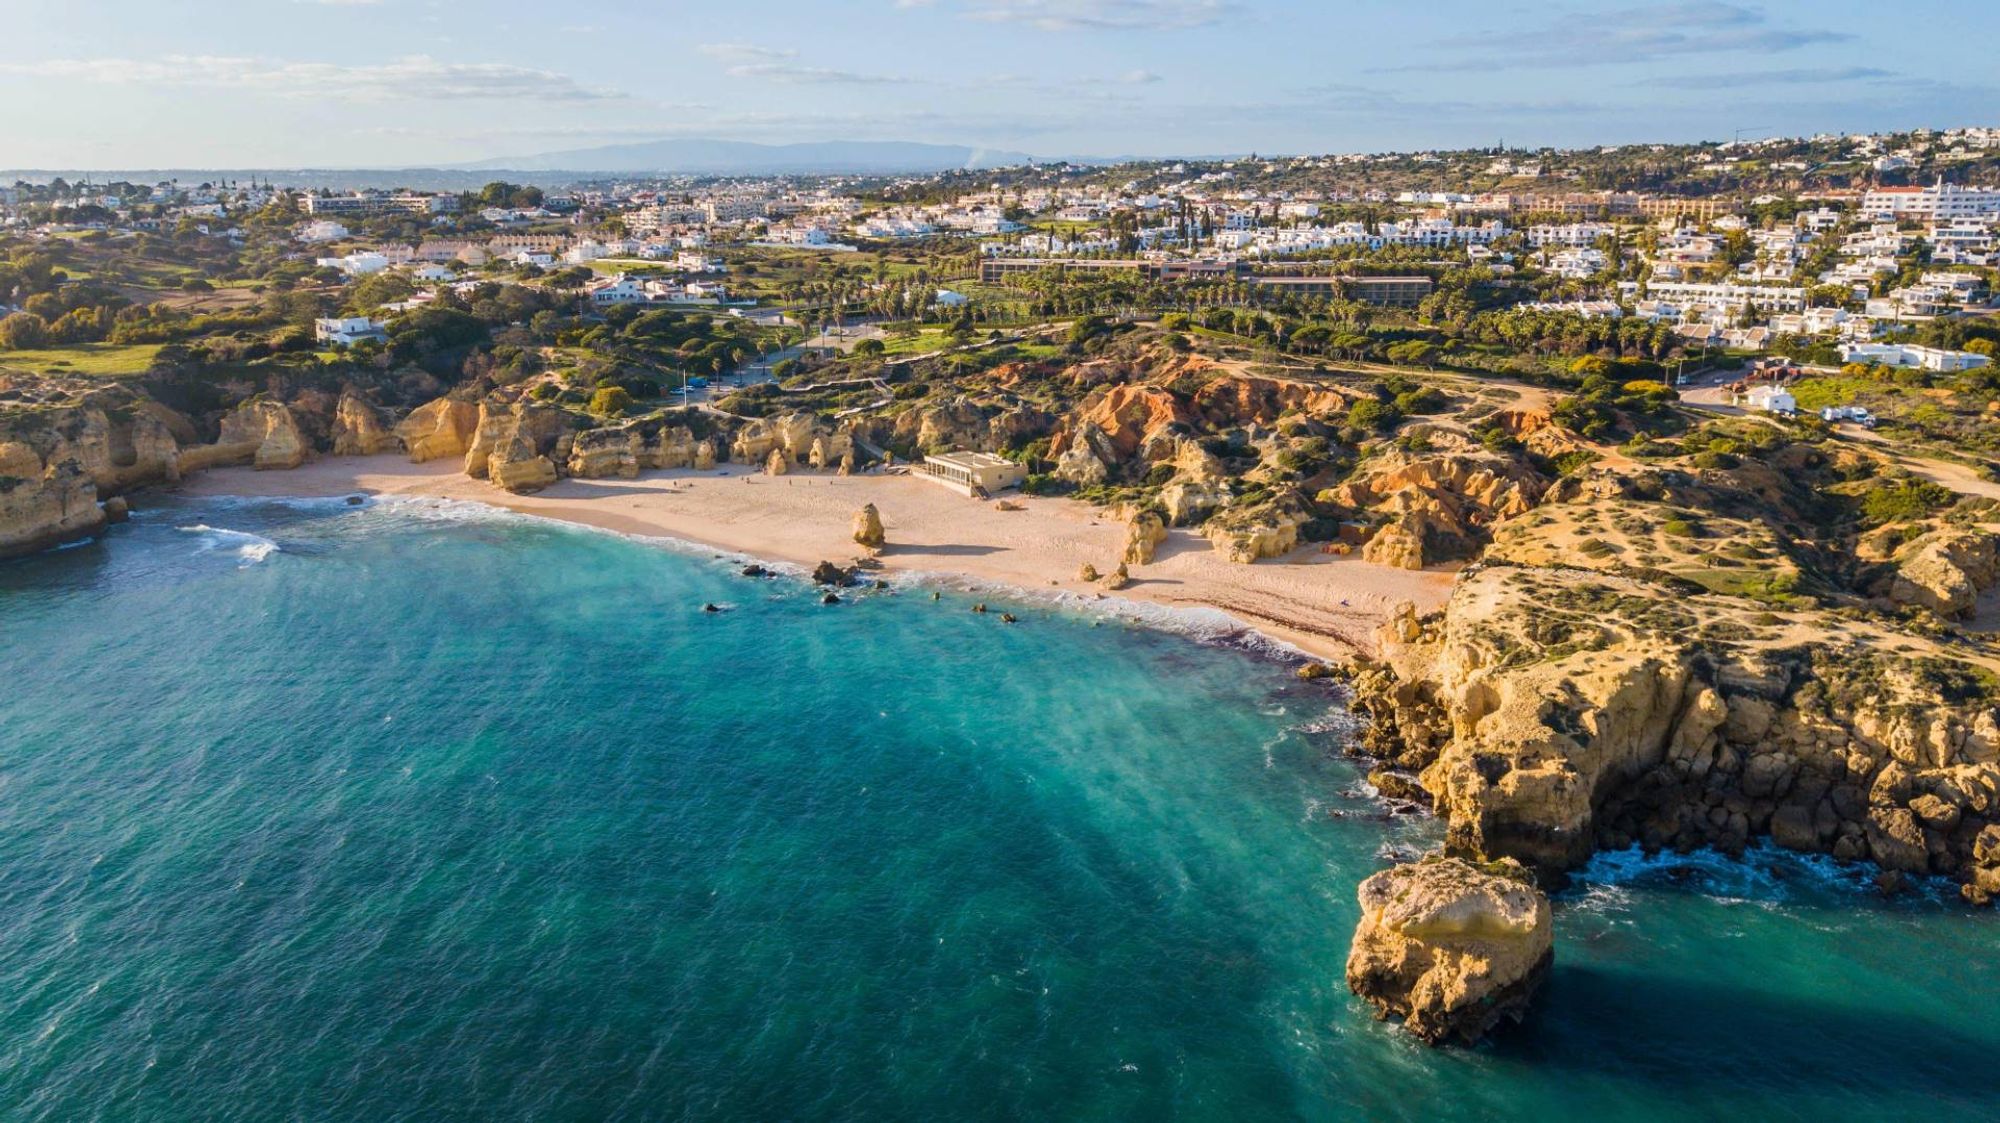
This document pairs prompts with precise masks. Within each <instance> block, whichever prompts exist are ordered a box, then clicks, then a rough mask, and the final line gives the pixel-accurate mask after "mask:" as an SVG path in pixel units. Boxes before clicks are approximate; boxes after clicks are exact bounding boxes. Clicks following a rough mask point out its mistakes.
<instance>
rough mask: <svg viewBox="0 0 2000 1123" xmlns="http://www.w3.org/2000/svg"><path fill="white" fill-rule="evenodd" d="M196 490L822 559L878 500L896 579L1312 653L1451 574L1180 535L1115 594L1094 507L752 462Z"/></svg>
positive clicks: (1367, 631)
mask: <svg viewBox="0 0 2000 1123" xmlns="http://www.w3.org/2000/svg"><path fill="white" fill-rule="evenodd" d="M179 490H180V491H181V492H182V493H183V494H188V495H197V496H200V495H239V496H287V497H316V496H339V495H352V494H357V493H358V494H368V495H380V496H402V497H421V498H437V499H457V500H468V501H473V502H479V503H487V504H491V505H493V506H497V507H504V508H507V509H509V510H513V511H518V512H521V513H523V514H529V515H538V516H541V517H544V518H550V519H560V520H563V521H566V522H572V523H580V524H584V525H587V526H594V527H598V528H601V529H604V530H611V531H617V532H620V533H625V534H635V535H647V536H660V537H669V538H677V539H683V540H686V541H689V542H697V543H701V544H703V545H706V546H711V547H716V548H718V549H721V550H725V551H728V552H731V553H740V554H745V555H749V556H751V557H755V558H762V559H766V560H771V561H782V562H790V563H794V564H797V565H802V566H812V565H814V564H816V563H818V562H820V561H821V560H831V561H834V562H837V563H841V564H846V563H848V562H850V561H852V560H853V559H854V558H856V557H858V556H860V555H861V554H862V553H863V551H862V550H861V548H860V547H858V546H856V545H855V544H854V541H853V539H852V538H851V537H850V534H851V530H852V520H853V517H854V513H855V512H856V511H857V510H859V509H860V508H861V506H862V504H864V503H873V504H875V506H876V509H877V510H878V511H880V512H881V515H882V522H883V525H884V527H885V529H886V531H887V534H888V547H887V548H886V549H885V550H884V551H883V552H882V553H881V555H880V559H881V562H882V568H883V569H884V570H885V571H888V572H890V573H895V572H903V573H924V574H933V575H939V576H947V577H954V578H958V579H960V580H962V581H963V582H965V583H968V584H972V585H982V584H993V585H1003V586H1011V587H1014V588H1017V589H1020V590H1024V591H1034V592H1036V593H1041V594H1048V593H1052V592H1057V591H1060V592H1062V593H1065V594H1068V595H1071V596H1076V597H1083V598H1092V599H1094V598H1096V597H1098V596H1104V597H1122V598H1125V599H1128V600H1131V601H1135V602H1142V603H1151V604H1158V605H1167V606H1171V607H1174V608H1182V609H1190V608H1208V609H1214V610H1218V611H1220V612H1222V613H1225V614H1227V615H1228V616H1230V617H1231V618H1233V619H1234V620H1236V621H1238V622H1240V623H1241V624H1242V625H1243V626H1244V627H1246V628H1249V629H1253V630H1255V631H1257V632H1260V633H1263V634H1265V635H1267V636H1270V637H1272V638H1274V639H1277V640H1280V641H1282V642H1285V643H1288V644H1291V645H1292V646H1294V647H1297V648H1299V649H1300V650H1302V651H1305V652H1308V653H1310V654H1313V655H1316V656H1321V657H1326V658H1339V657H1343V656H1348V655H1352V654H1355V653H1356V652H1364V653H1366V652H1372V650H1373V648H1374V639H1373V636H1374V632H1375V629H1376V627H1377V626H1378V625H1380V624H1381V623H1382V622H1383V621H1384V620H1386V619H1387V618H1388V616H1389V613H1390V612H1391V610H1392V609H1393V608H1394V607H1395V605H1396V603H1397V602H1398V601H1402V600H1409V601H1414V602H1415V603H1416V605H1417V607H1418V609H1419V611H1429V610H1431V609H1434V608H1436V607H1438V606H1439V605H1441V604H1443V603H1444V599H1445V596H1446V594H1447V593H1448V592H1449V589H1450V585H1451V574H1450V573H1448V572H1443V571H1435V570H1434V571H1427V572H1412V571H1410V570H1403V569H1391V568H1387V567H1384V566H1378V565H1372V564H1370V563H1368V562H1364V561H1362V560H1360V558H1358V557H1344V558H1343V557H1335V556H1332V555H1328V554H1322V553H1320V552H1318V550H1317V548H1316V547H1306V548H1302V549H1300V550H1298V551H1296V552H1294V553H1292V554H1290V555H1288V556H1286V557H1283V558H1272V559H1268V560H1265V561H1260V562H1258V563H1256V564H1254V565H1240V564H1235V563H1232V562H1230V561H1228V560H1227V559H1226V558H1224V557H1223V556H1222V555H1221V554H1219V553H1217V552H1216V551H1215V550H1214V549H1212V548H1211V547H1210V546H1209V544H1208V542H1207V540H1206V539H1204V538H1201V537H1199V536H1198V535H1196V534H1194V533H1192V532H1190V531H1187V530H1175V531H1173V532H1172V533H1171V535H1170V537H1169V538H1168V540H1167V541H1166V542H1165V543H1163V544H1162V545H1161V546H1160V549H1159V554H1158V557H1157V558H1156V559H1155V560H1154V562H1153V563H1152V564H1150V565H1144V566H1135V567H1133V569H1132V578H1133V580H1132V583H1131V584H1130V585H1129V586H1127V587H1126V588H1125V589H1123V590H1121V591H1119V592H1115V593H1113V592H1107V591H1104V590H1102V589H1101V588H1100V587H1098V586H1095V585H1091V584H1088V583H1086V582H1083V581H1080V580H1078V579H1077V572H1078V570H1079V568H1080V567H1081V566H1082V565H1083V564H1084V563H1086V562H1088V563H1091V564H1092V565H1095V566H1096V567H1097V568H1098V569H1099V570H1100V571H1103V572H1109V571H1110V570H1112V569H1114V568H1116V566H1117V564H1118V559H1119V556H1120V554H1121V552H1122V550H1123V547H1124V540H1125V526H1124V524H1123V523H1121V522H1118V521H1116V520H1114V519H1111V518H1108V517H1106V516H1105V512H1104V511H1103V510H1101V509H1099V508H1095V507H1091V506H1089V505H1088V504H1085V503H1081V502H1077V501H1074V500H1067V499H1047V498H1028V497H1021V496H1010V497H1009V498H1011V499H1013V500H1015V501H1016V502H1019V503H1021V504H1022V505H1023V506H1024V507H1025V509H1024V510H1020V511H1001V510H998V509H997V508H996V507H995V505H994V503H992V502H990V501H986V502H982V501H979V500H973V499H967V498H965V497H964V496H962V495H959V494H957V493H956V492H953V491H951V490H949V489H947V488H945V487H943V486H940V485H938V484H935V483H932V482H929V481H927V480H923V479H919V478H915V477H912V476H904V475H879V474H868V475H860V476H849V477H840V476H832V475H822V474H809V473H804V472H800V473H796V474H793V475H787V476H765V475H762V474H761V473H758V472H756V471H755V470H754V469H750V468H747V467H745V466H743V465H736V464H731V465H724V466H723V467H721V468H719V469H717V470H715V471H709V472H694V471H688V470H678V471H659V472H647V473H644V474H643V475H641V476H640V478H638V479H635V480H619V479H606V480H562V481H560V482H558V483H556V484H555V485H554V486H553V487H550V488H548V489H547V490H545V491H543V492H540V493H539V494H535V495H510V494H508V493H506V492H504V491H501V490H500V489H499V488H496V487H493V486H491V485H489V484H487V483H485V482H482V481H477V480H473V479H470V478H468V477H467V476H466V475H465V474H464V473H463V471H461V469H460V466H459V463H458V461H457V460H455V459H450V460H438V461H432V462H430V463H428V464H411V463H409V462H408V461H407V460H405V459H404V458H403V457H401V456H398V455H383V456H370V457H327V458H324V459H320V460H316V461H313V462H311V463H309V464H306V465H305V466H303V467H300V468H296V469H293V470H290V471H269V472H259V471H255V470H252V469H249V468H224V469H213V470H210V471H207V472H203V473H201V474H200V475H198V476H195V477H192V478H190V479H188V480H186V481H184V482H183V483H182V484H181V485H180V488H179Z"/></svg>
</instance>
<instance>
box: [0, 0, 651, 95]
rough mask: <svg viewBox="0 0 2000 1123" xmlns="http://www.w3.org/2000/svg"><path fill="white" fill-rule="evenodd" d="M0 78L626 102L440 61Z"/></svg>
mask: <svg viewBox="0 0 2000 1123" xmlns="http://www.w3.org/2000/svg"><path fill="white" fill-rule="evenodd" d="M339 2H343V3H348V2H352V0H339ZM0 74H18V75H24V76H27V77H32V78H46V79H50V80H55V81H67V82H92V83H98V84H104V85H135V86H179V87H187V88H210V89H247V90H254V91H258V92H261V93H268V94H272V95H274V96H280V97H331V98H340V99H344V100H350V101H393V100H429V101H471V100H487V101H505V100H522V101H603V100H609V99H615V98H621V97H623V96H624V95H623V94H619V93H616V92H614V91H609V90H600V89H593V88H590V87H587V86H584V85H582V84H581V83H579V82H577V81H576V80H575V79H574V78H570V77H569V76H567V75H563V74H557V73H555V72H554V71H549V70H535V69H531V68H528V67H521V66H509V65H506V64H502V63H456V62H439V61H438V60H436V59H433V58H430V57H428V56H425V55H412V56H410V57H408V58H400V59H396V60H395V61H393V62H387V63H382V64H379V65H374V66H343V65H339V64H336V63H327V62H288V61H284V60H279V59H264V58H250V57H241V56H233V55H162V56H160V57H158V58H149V59H129V58H82V59H43V60H40V61H37V62H26V63H4V64H0Z"/></svg>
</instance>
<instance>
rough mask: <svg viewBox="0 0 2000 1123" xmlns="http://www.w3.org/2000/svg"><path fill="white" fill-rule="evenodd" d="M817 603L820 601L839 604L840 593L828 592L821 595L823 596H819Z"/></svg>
mask: <svg viewBox="0 0 2000 1123" xmlns="http://www.w3.org/2000/svg"><path fill="white" fill-rule="evenodd" d="M819 603H821V604H839V603H840V594H839V593H828V594H827V595H825V596H823V597H821V598H819Z"/></svg>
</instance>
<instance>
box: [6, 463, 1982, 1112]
mask: <svg viewBox="0 0 2000 1123" xmlns="http://www.w3.org/2000/svg"><path fill="white" fill-rule="evenodd" d="M981 599H986V600H992V599H993V598H992V597H990V596H982V598H981ZM706 601H713V602H718V603H721V604H724V605H727V606H728V607H729V611H726V612H723V613H720V614H704V613H702V612H701V611H700V606H701V604H702V603H703V602H706ZM969 604H970V599H969V598H968V597H966V596H962V595H959V594H955V593H951V592H946V593H945V594H944V596H943V598H942V599H941V600H938V601H933V600H932V599H931V597H930V595H929V592H928V591H927V590H925V589H923V588H918V587H913V586H905V587H903V588H899V589H897V590H895V591H894V592H892V593H889V594H870V595H862V596H856V597H852V598H850V599H849V600H848V602H846V603H843V604H840V605H835V606H822V605H820V604H819V603H818V598H817V595H816V593H815V592H814V591H813V590H812V589H811V588H810V587H808V586H807V585H805V584H804V583H802V582H799V581H796V580H793V579H779V580H769V581H756V580H750V579H745V578H742V577H740V576H738V575H737V574H736V572H735V567H734V566H732V565H730V564H729V563H727V562H726V561H724V560H720V559H715V558H712V557H711V556H710V555H708V554H706V553H699V552H694V553H689V552H676V551H674V550H671V549H668V548H665V547H664V546H662V545H659V544H647V543H639V542H633V541H628V540H625V539H620V538H617V537H613V536H609V535H601V534H594V533H588V532H583V531H574V530H568V529H563V528H558V527H554V526H551V525H547V524H540V523H535V522H531V521H528V520H524V519H518V518H514V517H511V516H503V515H498V514H493V513H490V512H483V510H482V509H468V508H462V507H445V506H426V505H392V504H382V505H374V506H370V507H366V508H360V509H355V508H348V507H345V506H343V505H341V504H338V503H300V504H277V503H265V502H252V501H227V502H225V501H202V502H182V503H175V504H170V505H167V506H161V507H156V508H154V509H151V510H147V511H144V512H142V513H141V515H140V516H139V517H138V518H137V519H136V520H135V521H134V522H133V523H130V524H127V525H125V526H121V527H118V528H115V529H114V530H113V531H111V532H110V534H109V535H108V536H107V537H106V538H105V539H104V540H102V541H101V542H99V543H96V544H92V545H87V546H83V547H78V548H74V549H69V550H64V551H59V552H56V553H53V554H48V555H43V556H41V557H38V558H33V559H28V560H25V561H20V562H14V563H8V564H5V565H0V1118H4V1119H8V1120H77V1119H107V1120H111V1119H116V1120H125V1119H149V1120H150V1119H162V1120H179V1119H190V1120H194V1119H199V1120H265V1119H307V1120H319V1119H338V1120H349V1119H351V1120H371V1121H372V1120H399V1119H408V1120H449V1119H466V1120H472V1119H480V1120H485V1119H743V1120H762V1119H867V1120H875V1119H927V1120H928V1119H943V1118H989V1119H1061V1120H1092V1119H1104V1120H1111V1119H1118V1120H1124V1119H1164V1118H1184V1119H1214V1120H1256V1119H1371V1120H1372V1119H1427V1120H1441V1119H1442V1120H1449V1119H1491V1118H1504V1117H1520V1116H1529V1115H1532V1116H1533V1117H1535V1118H1539V1119H1549V1120H1568V1119H1583V1120H1598V1121H1601V1120H1607V1119H1712V1118H1717V1117H1724V1116H1728V1117H1743V1118H1753V1117H1761V1118H1774V1119H1824V1118H1877V1119H1883V1118H1916V1117H1927V1116H1933V1115H1939V1114H1949V1115H1951V1116H1953V1117H1956V1118H1967V1117H1981V1116H1983V1117H1987V1118H1992V1117H1995V1115H1996V1112H2000V1106H1996V1100H1995V1098H1994V1096H1995V1093H1994V1091H1993V1077H1992V1073H1993V1058H1995V1057H2000V1005H1997V1004H2000V957H1996V955H1995V954H1994V952H1995V950H1996V949H1995V938H1996V935H2000V928H1996V927H1995V924H1994V922H1993V920H1992V919H1991V917H1990V916H1981V915H1970V914H1967V913H1964V912H1961V911H1959V910H1957V909H1955V908H1952V907H1947V906H1945V905H1943V904H1941V903H1939V902H1938V901H1936V900H1909V901H1903V902H1898V903H1894V904H1887V903H1882V902H1879V901H1877V900H1875V899H1874V898H1873V897H1872V896H1870V895H1868V894H1867V893H1865V892H1863V891H1862V890H1860V889H1859V888H1857V887H1856V884H1855V881H1854V879H1853V878H1852V877H1851V876H1848V875H1841V874H1837V873H1831V872H1829V871H1826V870H1823V869H1820V868H1817V867H1815V866H1813V865H1811V864H1807V863H1800V862H1791V861H1786V860H1782V859H1777V858H1772V857H1763V858H1758V859H1756V860H1753V861H1752V862H1751V863H1749V864H1747V865H1735V864H1730V863H1723V862H1717V861H1709V860H1704V859H1699V858H1697V859H1691V860H1683V861H1679V862H1651V863H1648V862H1643V861H1639V860H1637V859H1636V858H1632V857H1630V856H1621V857H1618V858H1614V859H1610V860H1605V861H1602V862H1600V863H1599V865H1598V867H1596V868H1595V869H1594V870H1593V872H1592V876H1591V877H1590V878H1588V879H1587V880H1586V881H1585V882H1584V883H1583V884H1582V885H1580V886H1579V887H1578V888H1576V889H1575V890H1572V891H1571V892H1570V893H1569V894H1567V895H1566V896H1565V898H1564V900H1563V902H1562V906H1561V909H1560V917H1561V919H1560V924H1561V934H1560V943H1559V952H1558V955H1559V958H1558V961H1557V968H1556V971H1555V973H1554V975H1553V977H1552V980H1551V984H1550V986H1549V988H1548V991H1547V993H1546V996H1545V997H1546V1001H1545V1002H1544V1003H1543V1005H1542V1006H1541V1008H1540V1009H1539V1011H1538V1013H1537V1017H1536V1020H1535V1021H1534V1022H1533V1023H1532V1024H1531V1025H1530V1026H1528V1027H1524V1028H1523V1029H1522V1030H1521V1031H1518V1032H1515V1033H1512V1034H1510V1035H1507V1036H1506V1037H1504V1038H1503V1039H1501V1040H1500V1041H1498V1042H1497V1043H1495V1044H1494V1045H1492V1046H1489V1047H1486V1048H1482V1049H1480V1050H1477V1051H1472V1052H1464V1051H1456V1052H1453V1051H1447V1052H1434V1051H1430V1050H1426V1049H1423V1048H1420V1047H1417V1046H1415V1045H1412V1044H1411V1043H1410V1042H1409V1041H1408V1040H1407V1039H1405V1038H1404V1037H1402V1036H1401V1035H1400V1034H1399V1033H1398V1032H1397V1031H1395V1030H1394V1029H1393V1028H1392V1027H1387V1026H1383V1025H1380V1024H1378V1023H1376V1022H1374V1021H1372V1020H1371V1019H1370V1018H1369V1017H1368V1016H1367V1015H1366V1013H1365V1011H1364V1010H1363V1009H1362V1008H1361V1006H1360V1005H1359V1004H1358V1003H1357V1002H1356V1001H1354V1000H1353V999H1352V998H1351V997H1350V996H1348V994H1347V993H1346V990H1345V987H1344V985H1343V983H1342V977H1341V969H1342V963H1343V961H1344V958H1345V955H1346V948H1347V937H1348V934H1349V932H1350V931H1351V929H1352V926H1353V924H1354V921H1355V919H1356V911H1355V906H1354V904H1353V889H1354V885H1355V883H1356V882H1357V881H1358V880H1360V879H1361V878H1362V877H1363V876H1365V875H1366V874H1368V873H1369V872H1372V871H1373V870H1375V869H1378V868H1380V867H1381V866H1382V865H1383V864H1384V863H1385V862H1386V861H1387V860H1388V857H1389V856H1390V855H1392V854H1393V853H1395V852H1397V851H1399V850H1404V851H1407V850H1411V849H1414V848H1419V847H1422V846H1426V845H1428V844H1429V843H1430V842H1431V841H1432V840H1433V838H1434V833H1435V826H1434V824H1431V823H1429V822H1427V821H1425V820H1422V819H1418V818H1408V817H1391V816H1389V815H1387V814H1385V813H1384V811H1383V809H1382V808H1381V807H1380V806H1379V805H1378V804H1377V803H1375V802H1374V801H1372V800H1371V799H1369V798H1368V796H1367V794H1366V792H1365V789H1363V788H1362V787H1361V786H1360V785H1359V784H1358V780H1359V774H1358V772H1357V771H1356V769H1355V768H1354V767H1353V766H1352V765H1350V764H1349V763H1348V762H1346V761H1345V760H1343V759H1342V758H1340V756H1339V755H1338V746H1339V736H1340V730H1341V729H1342V728H1343V725H1342V718H1341V715H1340V714H1339V711H1338V706H1337V699H1336V698H1335V696H1334V695H1333V694H1332V693H1330V692H1329V691H1328V690H1327V689H1325V688H1324V686H1323V685H1321V684H1302V683H1298V682H1296V681H1295V680H1293V679H1292V678H1291V677H1290V676H1289V675H1288V674H1287V673H1286V670H1285V667H1284V666H1283V665H1282V664H1280V663H1276V662H1273V661H1271V660H1270V659H1268V658H1264V657H1260V656H1259V655H1257V654H1255V653H1253V652H1250V651H1246V650H1244V649H1242V648H1241V647H1238V646H1233V645H1231V644H1228V643H1222V642H1215V641H1214V640H1209V641H1206V642H1198V641H1196V640H1194V639H1190V638H1188V637H1186V636H1182V635H1174V634H1168V633H1166V632H1162V631H1158V630H1154V629H1148V628H1140V627H1136V626H1133V625H1131V624H1129V623H1125V622H1121V621H1118V620H1115V619H1101V618H1092V617H1090V616H1087V615H1084V614H1083V613H1082V612H1080V611H1076V610H1071V609H1058V608H1056V607H1053V606H1051V605H1045V604H1033V603H1028V604H1019V605H1015V606H1014V610H1015V611H1017V612H1019V613H1020V614H1021V615H1022V616H1023V618H1024V619H1023V621H1022V623H1020V624H1018V625H1015V626H1011V627H1010V626H1007V625H1005V624H1002V623H1001V622H1000V621H999V620H998V618H997V616H995V615H990V614H989V615H987V616H978V615H974V614H973V613H971V612H969V611H967V608H968V606H969Z"/></svg>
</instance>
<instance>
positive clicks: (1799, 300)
mask: <svg viewBox="0 0 2000 1123" xmlns="http://www.w3.org/2000/svg"><path fill="white" fill-rule="evenodd" d="M1646 289H1647V295H1648V296H1650V297H1653V298H1654V299H1658V300H1671V301H1673V302H1674V303H1676V304H1680V305H1683V306H1690V305H1697V304H1705V305H1710V306H1712V307H1716V308H1720V309H1723V310H1726V311H1729V312H1741V311H1743V310H1745V309H1747V308H1751V307H1755V308H1756V309H1757V310H1759V311H1761V312H1765V313H1771V312H1801V311H1804V310H1805V306H1806V290H1804V289H1802V288H1780V287H1775V286H1766V285H1732V284H1708V283H1703V282H1695V281H1653V282H1651V283H1650V284H1648V285H1647V286H1646ZM1618 291H1619V293H1620V295H1621V296H1622V297H1623V298H1624V299H1625V300H1628V301H1629V300H1634V299H1636V298H1637V297H1638V295H1639V283H1638V282H1637V281H1620V282H1618Z"/></svg>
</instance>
